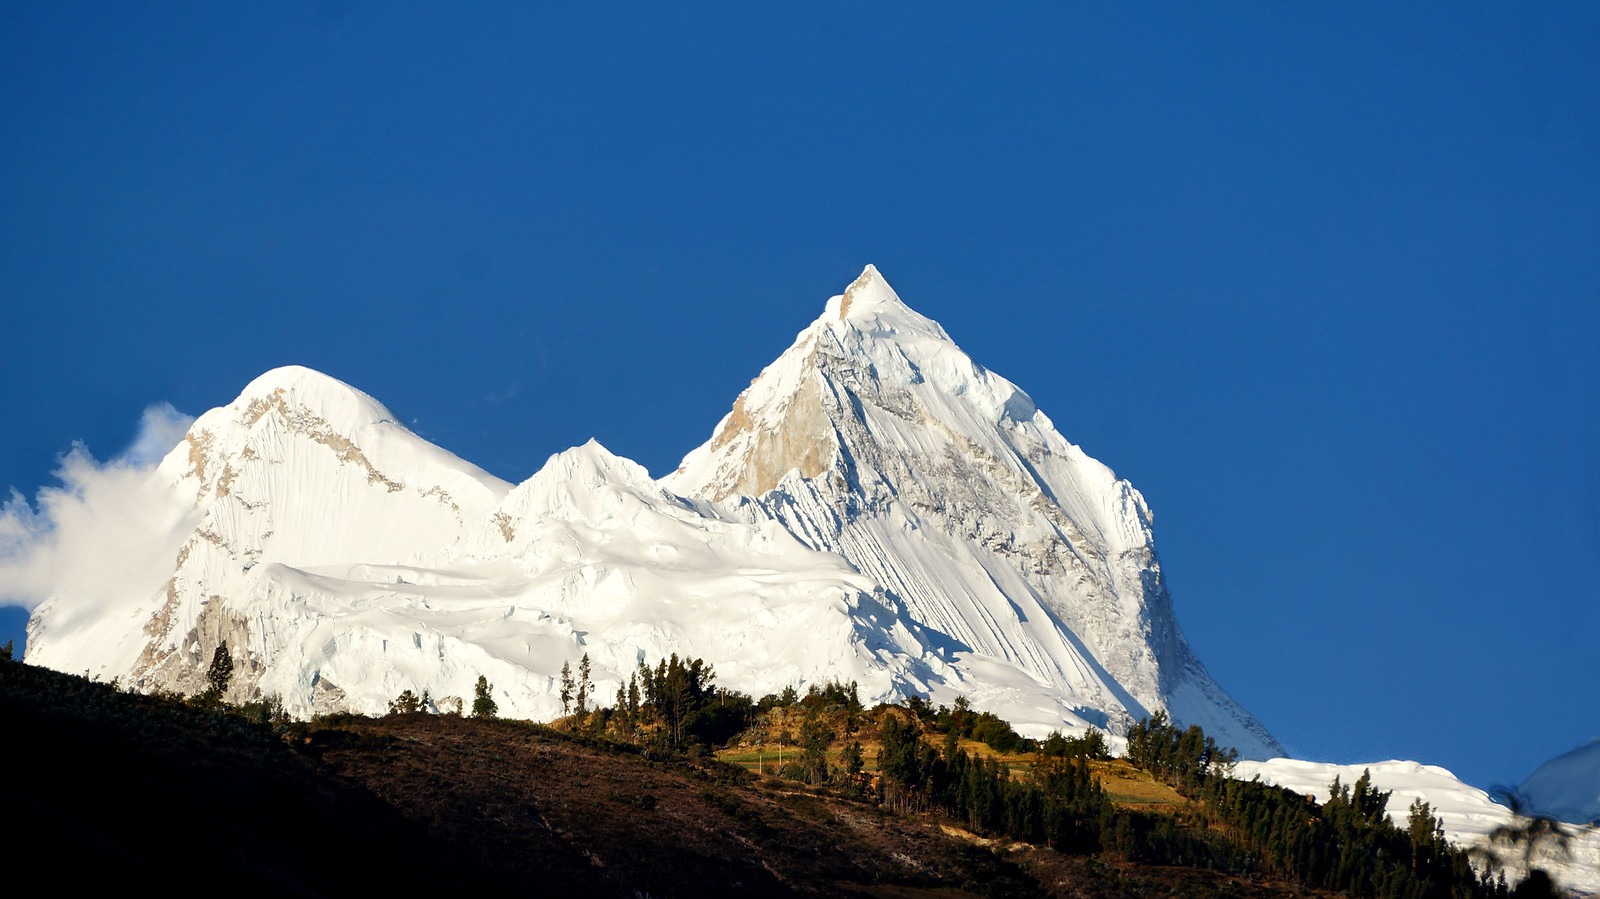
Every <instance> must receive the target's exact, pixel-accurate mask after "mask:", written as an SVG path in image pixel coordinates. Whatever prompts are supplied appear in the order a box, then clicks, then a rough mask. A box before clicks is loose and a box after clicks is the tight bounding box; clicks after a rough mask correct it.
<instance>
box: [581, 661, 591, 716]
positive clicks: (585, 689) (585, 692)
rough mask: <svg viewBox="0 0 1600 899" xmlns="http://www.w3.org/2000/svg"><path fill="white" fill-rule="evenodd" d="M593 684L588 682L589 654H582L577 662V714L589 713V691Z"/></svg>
mask: <svg viewBox="0 0 1600 899" xmlns="http://www.w3.org/2000/svg"><path fill="white" fill-rule="evenodd" d="M593 686H594V683H593V682H592V681H590V680H589V654H588V653H584V654H583V658H581V659H579V660H578V714H580V715H585V714H588V712H589V690H590V688H591V687H593Z"/></svg>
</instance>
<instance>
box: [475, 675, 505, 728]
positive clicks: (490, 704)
mask: <svg viewBox="0 0 1600 899" xmlns="http://www.w3.org/2000/svg"><path fill="white" fill-rule="evenodd" d="M493 689H494V685H493V684H491V683H489V679H488V678H486V677H484V676H483V675H481V674H480V675H478V683H477V685H476V686H474V687H473V688H472V696H473V699H472V717H474V718H493V717H494V716H495V715H496V713H498V712H499V711H500V706H498V705H496V704H495V701H494V699H493V698H492V697H490V696H489V691H490V690H493Z"/></svg>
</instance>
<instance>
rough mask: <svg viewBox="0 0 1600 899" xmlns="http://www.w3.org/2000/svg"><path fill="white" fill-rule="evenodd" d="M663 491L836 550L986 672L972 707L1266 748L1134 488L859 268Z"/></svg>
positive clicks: (1271, 744)
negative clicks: (1214, 667)
mask: <svg viewBox="0 0 1600 899" xmlns="http://www.w3.org/2000/svg"><path fill="white" fill-rule="evenodd" d="M664 483H665V484H666V485H667V486H668V487H670V488H671V489H672V490H674V491H676V492H679V493H682V494H684V495H688V496H697V497H703V498H706V499H711V500H717V501H720V502H722V503H723V504H724V505H727V506H729V507H731V508H734V509H737V510H738V514H740V515H743V516H745V517H746V518H749V519H751V520H757V519H762V518H765V519H770V520H773V521H777V522H780V523H782V524H783V525H784V526H785V527H786V528H788V529H789V530H790V531H791V532H792V533H794V534H795V535H796V536H798V537H799V538H800V539H802V540H803V541H805V542H806V544H807V545H809V546H811V547H812V548H814V549H817V550H820V551H824V552H831V553H836V554H838V555H841V556H843V557H845V558H846V559H848V560H849V561H850V562H851V564H852V565H853V566H855V567H856V568H857V569H858V570H860V571H861V572H862V573H864V574H867V575H868V576H870V577H872V578H873V579H874V580H875V581H876V582H878V583H879V584H881V585H882V586H883V587H884V588H885V590H886V591H888V593H889V594H890V595H891V596H893V597H894V598H896V599H897V600H899V601H901V602H903V603H905V606H906V609H907V613H908V614H909V615H910V616H911V617H912V618H913V619H915V620H917V621H919V622H922V623H923V624H925V625H927V626H929V627H930V628H932V629H934V630H936V631H938V632H939V633H941V634H943V635H945V636H946V637H948V638H949V640H950V645H951V646H952V647H955V648H956V649H955V651H956V654H957V657H958V658H963V659H967V660H969V661H970V663H971V668H972V670H973V671H974V672H976V671H978V670H983V671H985V672H987V673H986V675H985V676H983V677H981V678H974V680H973V682H971V683H970V684H968V685H967V686H966V689H967V691H968V692H969V693H970V694H971V695H972V697H973V701H974V703H975V704H977V705H979V706H980V707H984V708H994V709H995V710H996V711H1002V710H1005V711H1008V712H1009V713H1010V714H1011V715H1012V716H1013V717H1016V718H1018V719H1022V720H1028V719H1029V718H1030V717H1032V716H1030V714H1029V713H1028V711H1027V709H1029V708H1034V707H1036V705H1037V702H1036V700H1035V699H1034V698H1032V695H1033V694H1034V693H1035V692H1036V691H1037V690H1038V688H1039V685H1045V686H1046V687H1047V689H1049V690H1052V691H1055V693H1054V695H1057V696H1060V697H1063V706H1062V708H1060V709H1059V711H1060V712H1061V713H1062V714H1064V715H1065V716H1066V717H1067V718H1068V719H1074V718H1075V719H1077V720H1078V721H1080V722H1081V723H1085V724H1094V725H1097V726H1101V727H1109V728H1111V729H1112V730H1113V731H1119V730H1121V729H1122V728H1123V727H1125V726H1126V724H1128V723H1130V722H1131V720H1135V719H1137V718H1139V717H1143V716H1144V715H1146V714H1149V713H1151V712H1154V711H1156V710H1157V709H1165V710H1167V711H1169V712H1170V713H1171V714H1172V715H1173V716H1174V717H1175V718H1177V719H1178V720H1180V721H1183V722H1185V723H1199V724H1201V725H1202V726H1204V727H1205V728H1206V730H1207V731H1208V732H1210V733H1214V734H1216V735H1217V736H1218V737H1219V739H1222V740H1224V741H1227V742H1231V743H1233V744H1234V745H1237V746H1239V747H1240V749H1241V751H1243V752H1245V753H1247V754H1254V755H1265V754H1272V753H1277V752H1280V751H1281V747H1280V746H1279V745H1278V744H1277V742H1276V741H1274V740H1273V739H1272V738H1271V736H1270V735H1269V734H1268V733H1267V732H1266V730H1265V729H1264V728H1262V727H1261V725H1260V724H1259V723H1257V722H1256V721H1255V720H1254V719H1253V718H1252V717H1251V716H1250V715H1249V714H1248V713H1246V712H1245V711H1244V710H1243V709H1241V708H1240V707H1239V706H1238V705H1237V704H1236V703H1234V702H1233V701H1232V700H1231V699H1230V698H1229V697H1228V695H1227V693H1226V692H1225V691H1223V690H1222V689H1221V687H1219V686H1218V685H1217V684H1216V683H1215V682H1214V681H1213V680H1212V679H1211V677H1210V675H1209V674H1207V672H1206V670H1205V667H1204V666H1203V665H1202V664H1201V663H1200V661H1199V660H1198V659H1197V658H1196V657H1195V655H1194V652H1193V650H1192V649H1190V647H1189V645H1188V643H1187V642H1186V641H1185V640H1184V638H1183V634H1182V631H1181V630H1180V629H1179V627H1178V624H1177V620H1176V618H1175V617H1174V614H1173V610H1172V601H1171V598H1170V596H1169V595H1168V593H1167V589H1166V585H1165V581H1164V579H1163V578H1162V575H1161V566H1160V561H1159V559H1158V557H1157V555H1156V552H1155V544H1154V539H1153V535H1152V533H1151V527H1150V519H1151V516H1150V513H1149V510H1148V507H1147V506H1146V505H1145V502H1144V498H1143V497H1142V496H1140V495H1139V492H1138V491H1137V490H1135V489H1134V488H1133V487H1132V485H1130V484H1129V483H1128V482H1127V481H1124V480H1121V479H1118V478H1117V477H1116V475H1115V474H1114V473H1113V472H1112V471H1111V470H1110V469H1109V468H1107V467H1106V466H1105V465H1102V464H1101V463H1099V462H1097V461H1095V460H1094V459H1092V458H1090V457H1089V456H1087V455H1086V454H1085V453H1084V452H1083V451H1082V450H1081V449H1079V448H1078V447H1077V446H1074V445H1073V444H1071V443H1069V442H1068V441H1067V440H1066V439H1065V438H1064V437H1063V436H1062V435H1061V434H1060V433H1059V432H1058V431H1057V430H1056V429H1055V426H1054V425H1053V424H1052V423H1051V421H1050V419H1049V418H1048V417H1047V416H1046V415H1045V414H1044V413H1042V412H1040V411H1039V409H1038V407H1037V406H1035V404H1034V403H1033V401H1032V399H1030V398H1029V397H1028V395H1027V394H1026V393H1024V392H1023V391H1022V390H1021V389H1020V388H1018V387H1017V386H1016V385H1015V384H1012V383H1011V382H1010V381H1007V380H1006V379H1005V378H1002V377H1000V376H999V375H996V374H994V373H993V372H990V371H988V370H987V369H985V368H984V367H983V366H981V365H979V364H978V363H976V362H974V361H973V360H972V358H971V357H969V356H968V355H967V354H966V353H965V352H963V351H962V350H961V349H960V348H959V347H958V346H957V345H956V344H955V343H954V342H953V341H952V340H951V339H950V337H949V335H947V334H946V333H945V331H944V329H943V328H942V327H940V326H939V325H938V324H937V323H936V322H934V321H932V320H931V319H928V318H926V317H924V316H922V315H920V314H918V313H916V312H915V311H913V310H912V309H910V308H909V307H908V306H906V305H905V303H903V302H902V301H901V300H900V298H899V296H898V295H896V293H895V292H894V290H893V288H891V287H890V286H889V284H888V283H887V281H885V280H884V278H883V276H882V275H881V274H879V273H878V271H877V269H875V268H873V267H871V266H868V267H867V269H866V270H865V271H864V272H862V274H861V276H860V277H859V278H857V279H856V281H855V282H854V283H852V284H851V285H850V286H849V288H847V289H846V291H845V292H844V293H843V294H841V295H839V296H836V297H833V298H832V299H830V300H829V301H828V303H827V306H826V307H825V309H824V311H823V314H822V315H821V316H820V317H819V318H818V319H817V320H816V321H814V322H813V323H812V324H811V325H810V327H808V328H806V329H805V330H804V331H802V332H800V334H799V336H797V337H796V338H795V342H794V343H793V345H791V346H790V347H789V348H788V349H787V350H786V351H784V353H783V354H782V355H781V356H780V357H779V358H778V360H777V361H776V362H774V363H773V364H772V365H770V366H768V367H767V368H766V369H765V370H764V371H762V372H761V374H760V376H759V377H757V378H756V379H755V381H754V382H753V383H751V385H750V387H749V388H748V389H747V390H745V391H744V393H743V394H741V395H740V396H739V398H738V399H737V400H736V401H735V403H734V406H733V410H732V411H731V412H730V413H729V414H728V416H727V417H725V418H724V419H723V420H722V422H721V423H720V424H719V425H718V426H717V428H716V429H715V431H714V432H713V433H712V436H711V439H710V440H709V441H707V442H706V443H705V444H704V445H702V446H701V447H699V448H698V449H696V450H694V451H693V452H691V453H690V454H689V455H688V456H687V457H686V458H685V459H684V462H683V464H682V466H681V467H680V468H679V469H678V471H676V472H674V473H673V474H672V475H670V476H668V477H667V478H666V479H664ZM980 660H981V661H980ZM990 666H993V667H992V668H991V667H990ZM996 670H1005V671H1006V675H1005V676H995V675H994V673H993V672H994V671H996ZM1054 711H1056V710H1052V712H1054ZM1002 713H1004V712H1002Z"/></svg>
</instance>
